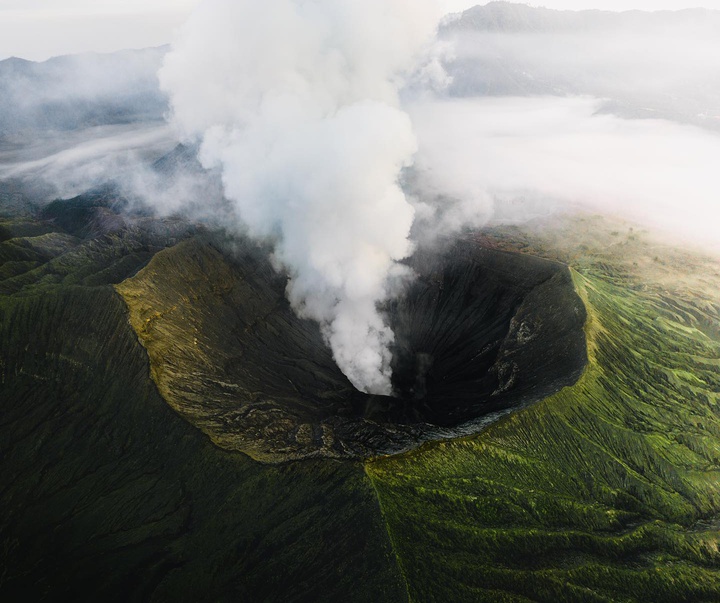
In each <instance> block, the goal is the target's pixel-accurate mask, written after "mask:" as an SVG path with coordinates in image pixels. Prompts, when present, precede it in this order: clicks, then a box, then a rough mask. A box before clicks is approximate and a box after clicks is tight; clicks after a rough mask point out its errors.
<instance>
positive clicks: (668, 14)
mask: <svg viewBox="0 0 720 603" xmlns="http://www.w3.org/2000/svg"><path fill="white" fill-rule="evenodd" d="M699 22H702V23H704V24H705V25H706V26H714V27H719V28H720V10H712V9H707V8H689V9H684V10H677V11H671V10H657V11H644V10H627V11H621V12H617V11H606V10H601V9H600V10H598V9H594V10H556V9H551V8H545V7H542V6H538V7H534V6H528V5H527V4H515V3H513V2H502V1H497V2H489V3H488V4H485V5H478V6H474V7H472V8H469V9H467V10H466V11H464V12H462V13H460V16H459V18H456V19H452V20H449V21H447V22H446V23H445V24H444V25H443V26H442V28H441V33H442V34H447V33H449V32H454V31H462V30H465V31H467V30H474V31H487V32H503V33H511V32H550V31H552V32H563V31H565V32H567V31H581V30H599V29H611V28H613V29H614V28H628V29H629V28H634V27H635V28H637V27H677V26H678V25H681V26H683V25H684V26H688V25H693V24H697V23H699Z"/></svg>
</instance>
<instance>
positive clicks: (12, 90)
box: [0, 46, 168, 141]
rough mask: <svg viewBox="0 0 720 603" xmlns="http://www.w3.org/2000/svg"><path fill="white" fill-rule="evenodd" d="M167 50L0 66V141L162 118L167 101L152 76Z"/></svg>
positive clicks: (12, 61) (8, 62)
mask: <svg viewBox="0 0 720 603" xmlns="http://www.w3.org/2000/svg"><path fill="white" fill-rule="evenodd" d="M167 50H168V47H167V46H163V47H159V48H147V49H143V50H126V51H121V52H116V53H110V54H95V53H87V54H78V55H67V56H61V57H55V58H52V59H49V60H48V61H44V62H41V63H36V62H33V61H27V60H24V59H19V58H16V57H13V58H9V59H6V60H4V61H0V141H3V140H5V141H7V140H12V139H14V138H22V137H23V136H25V135H26V134H27V133H28V132H32V131H39V130H59V131H63V130H72V129H79V128H84V127H92V126H100V125H113V124H124V123H132V122H138V121H149V120H160V119H162V118H163V115H164V113H165V112H166V111H167V99H166V98H165V96H164V95H163V94H162V93H161V92H160V89H159V86H158V81H157V71H158V69H159V68H160V66H161V64H162V60H163V58H164V56H165V54H166V52H167Z"/></svg>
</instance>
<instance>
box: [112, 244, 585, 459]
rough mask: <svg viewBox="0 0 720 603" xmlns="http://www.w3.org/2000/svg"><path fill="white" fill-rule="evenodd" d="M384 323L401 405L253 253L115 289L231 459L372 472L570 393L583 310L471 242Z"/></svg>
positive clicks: (533, 265) (561, 275) (424, 274)
mask: <svg viewBox="0 0 720 603" xmlns="http://www.w3.org/2000/svg"><path fill="white" fill-rule="evenodd" d="M409 267H410V268H411V269H412V270H413V271H414V272H415V275H416V277H415V278H414V279H413V280H412V282H411V284H409V285H408V286H407V288H406V290H405V292H404V294H403V295H401V296H400V297H399V298H397V299H396V300H394V301H393V302H392V303H390V304H388V305H387V307H386V308H384V313H385V314H386V318H387V320H388V323H389V324H390V325H391V326H392V328H393V330H394V332H395V334H396V340H395V345H394V350H393V352H394V367H393V368H394V371H393V375H394V376H393V386H394V395H393V396H376V395H367V394H363V393H361V392H359V391H357V390H355V389H354V388H353V386H352V385H351V384H350V383H349V381H348V380H347V379H346V378H345V376H344V375H343V374H342V373H341V372H340V370H339V369H338V368H337V366H336V364H335V362H334V361H333V358H332V355H331V352H330V350H329V349H328V347H327V346H326V345H325V342H324V341H323V338H322V335H321V333H320V329H319V327H318V325H317V324H316V323H314V322H311V321H307V320H301V319H299V318H297V316H295V314H294V313H293V311H292V309H291V308H290V306H289V304H288V302H287V301H286V299H285V287H286V284H287V276H286V275H283V274H278V273H276V272H275V270H274V269H273V267H272V266H271V264H270V261H269V259H268V254H267V250H264V249H261V248H259V247H257V246H256V245H254V244H252V243H249V242H247V241H233V242H231V243H227V242H225V243H221V242H219V241H217V240H213V239H212V238H211V237H198V238H194V239H192V240H190V241H186V242H185V243H183V244H181V245H179V246H176V247H174V248H172V249H168V250H166V251H164V252H161V253H159V254H158V255H156V256H155V258H154V259H153V260H152V261H151V262H150V264H149V265H148V266H147V267H146V268H145V269H143V270H142V271H141V272H140V273H139V274H138V275H137V276H135V277H134V278H131V279H129V280H127V281H125V282H123V283H122V284H120V285H119V286H117V290H118V292H119V293H120V294H121V295H122V296H123V298H124V299H125V301H126V303H127V305H128V307H129V309H130V317H131V324H132V325H133V328H134V329H135V331H136V332H137V334H138V336H139V339H140V341H141V343H142V344H143V345H144V346H145V347H146V349H147V351H148V353H149V357H150V362H151V372H152V376H153V379H154V380H155V382H156V384H157V386H158V388H159V390H160V392H161V393H162V395H163V397H164V398H165V399H166V401H167V402H168V403H169V404H170V406H172V407H173V408H174V409H175V410H176V411H177V412H179V413H180V414H181V415H182V416H183V417H184V418H186V419H187V420H188V421H190V422H191V423H193V424H194V425H196V426H197V427H199V428H200V429H201V430H202V431H203V432H205V433H206V434H207V435H209V436H210V438H211V439H212V440H213V441H214V442H215V443H216V444H217V445H219V446H221V447H222V448H225V449H228V450H233V451H241V452H244V453H247V454H249V455H250V456H252V457H253V458H255V459H256V460H261V461H268V462H279V461H285V460H289V459H300V458H308V457H334V458H368V457H374V456H378V455H387V454H393V453H397V452H402V451H406V450H409V449H412V448H415V447H417V446H418V445H420V444H422V443H423V442H426V441H429V440H438V439H446V438H452V437H457V436H458V435H463V434H468V433H474V432H477V431H479V430H480V429H482V428H483V427H484V426H485V425H487V424H489V423H490V422H492V421H493V420H496V419H497V418H499V417H501V416H503V415H504V414H506V413H508V412H510V411H511V410H513V409H516V408H520V407H524V406H527V405H528V404H530V403H532V402H534V401H536V400H539V399H542V398H545V397H547V396H548V395H550V394H552V393H554V392H556V391H558V390H559V389H561V388H562V387H564V386H567V385H571V384H573V383H574V382H575V381H576V380H577V379H578V377H579V376H580V374H581V373H582V370H583V367H584V366H585V363H586V361H587V354H586V352H585V335H584V332H583V326H584V323H585V318H586V314H585V309H584V307H583V304H582V302H581V300H580V299H579V297H578V296H577V294H576V293H575V291H574V289H573V284H572V277H571V274H570V272H569V270H568V268H567V267H565V266H564V265H562V264H559V263H556V262H551V261H548V260H543V259H540V258H537V257H532V256H526V255H522V254H517V253H508V252H503V251H496V250H492V249H488V248H483V247H482V246H480V245H479V244H478V243H477V242H475V241H473V240H470V239H466V240H462V241H459V242H458V241H456V242H454V243H451V244H448V245H446V247H445V248H444V250H443V251H441V252H438V251H437V250H433V251H429V250H428V251H426V252H422V251H420V252H418V253H417V254H415V256H414V257H413V258H412V260H410V261H409Z"/></svg>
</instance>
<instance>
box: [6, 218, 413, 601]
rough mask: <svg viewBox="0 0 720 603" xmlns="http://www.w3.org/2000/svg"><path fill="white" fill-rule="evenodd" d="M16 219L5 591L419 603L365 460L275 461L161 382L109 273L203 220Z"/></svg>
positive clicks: (22, 595) (10, 239)
mask: <svg viewBox="0 0 720 603" xmlns="http://www.w3.org/2000/svg"><path fill="white" fill-rule="evenodd" d="M3 229H4V230H3V231H2V233H3V238H5V241H3V242H2V243H0V273H1V272H2V271H3V270H4V269H5V268H6V266H7V264H8V263H11V262H13V261H16V260H17V259H18V258H17V257H16V256H18V255H19V258H20V261H23V259H25V260H27V261H28V263H32V264H33V265H32V266H30V269H29V270H25V271H22V270H20V271H17V272H16V273H15V274H12V275H9V276H8V278H6V279H4V280H2V281H1V282H0V288H1V289H2V294H0V511H1V512H0V600H2V601H10V602H14V601H200V600H211V601H255V600H263V601H314V600H325V601H337V600H349V601H369V600H393V601H395V600H403V597H405V595H404V593H405V590H404V585H403V583H402V581H401V579H400V575H399V573H398V571H397V566H396V562H395V558H394V555H393V554H392V551H391V549H390V546H389V543H388V540H387V533H386V530H385V526H384V524H383V522H382V520H381V515H380V511H379V506H378V503H377V499H376V497H375V495H374V491H373V490H372V487H371V485H370V483H369V482H368V480H367V478H366V476H365V474H364V472H363V470H362V467H361V466H360V465H357V464H343V465H341V464H337V463H333V462H326V463H304V464H296V465H286V466H283V467H273V468H270V467H263V466H261V465H258V464H256V463H254V462H253V461H251V460H250V459H248V458H247V457H245V456H243V455H238V454H230V453H227V452H223V451H221V450H219V449H218V448H216V447H215V446H213V445H212V444H211V443H210V442H209V441H208V440H207V438H206V437H205V436H203V435H202V434H201V433H200V432H199V431H198V430H197V429H195V428H194V427H192V426H190V425H189V424H187V423H186V422H185V421H183V420H182V419H181V418H180V417H178V416H177V415H176V414H175V413H174V412H173V411H172V410H171V409H170V408H168V407H167V405H166V404H165V402H164V401H163V400H162V399H161V398H160V396H159V395H158V393H157V390H156V388H155V386H154V384H153V382H152V381H151V380H150V377H149V366H148V361H147V356H146V354H145V351H144V350H143V348H142V347H140V345H139V343H138V341H137V338H136V336H135V334H134V333H133V331H132V329H131V327H130V325H129V323H128V315H127V310H126V307H125V305H124V303H123V302H122V300H121V299H120V297H119V296H118V295H117V294H116V293H115V292H114V290H113V289H112V287H111V286H109V285H108V283H117V282H120V281H121V280H123V279H124V278H126V277H127V276H128V275H131V274H133V273H135V272H137V270H138V269H140V268H141V267H142V266H143V265H144V264H145V263H147V260H148V259H149V258H150V257H152V255H154V253H155V252H156V251H157V250H159V249H161V248H162V247H163V246H164V245H170V244H173V242H174V241H176V240H177V238H178V237H181V236H183V235H182V233H183V232H186V230H187V225H184V226H183V225H180V226H179V227H176V225H174V224H172V223H165V222H163V223H157V222H156V223H148V224H145V226H144V227H143V228H137V227H131V228H124V229H121V230H118V231H114V232H101V233H99V234H98V235H97V236H93V237H88V238H85V239H80V238H77V237H72V236H71V235H68V234H67V233H64V232H62V231H60V230H58V226H57V225H56V224H52V223H48V222H46V221H37V222H30V221H28V220H8V221H5V222H3ZM48 236H49V237H51V238H50V239H49V240H48ZM57 241H61V242H67V243H68V244H67V245H66V246H64V245H58V244H56V242H57ZM45 243H52V244H45ZM31 255H32V257H31ZM10 256H12V257H10ZM3 276H5V275H4V273H3ZM368 577H369V578H368Z"/></svg>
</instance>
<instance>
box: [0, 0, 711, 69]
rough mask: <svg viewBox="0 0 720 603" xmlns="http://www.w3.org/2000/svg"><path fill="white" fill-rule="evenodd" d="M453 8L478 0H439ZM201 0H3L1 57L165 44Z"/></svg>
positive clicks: (629, 2) (636, 5)
mask: <svg viewBox="0 0 720 603" xmlns="http://www.w3.org/2000/svg"><path fill="white" fill-rule="evenodd" d="M438 1H439V2H442V3H443V4H444V6H445V7H446V9H447V10H448V12H452V11H459V10H463V9H464V8H468V7H469V6H473V5H475V4H483V2H473V1H472V0H438ZM196 3H197V0H0V59H3V58H7V57H9V56H19V57H22V58H26V59H31V60H44V59H47V58H49V57H51V56H57V55H60V54H69V53H75V52H84V51H97V52H112V51H114V50H120V49H122V48H144V47H148V46H160V45H162V44H166V43H168V42H170V41H171V40H172V37H173V32H174V30H175V29H176V28H177V27H178V26H179V25H180V24H181V23H182V22H183V21H184V19H185V18H186V17H187V15H188V13H189V12H190V10H191V9H192V7H193V5H195V4H196ZM527 4H531V5H533V6H546V7H548V8H558V9H575V10H579V9H586V8H601V9H604V10H630V9H642V10H662V9H681V8H689V7H694V6H703V7H705V8H715V9H720V0H544V1H543V2H528V3H527Z"/></svg>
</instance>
